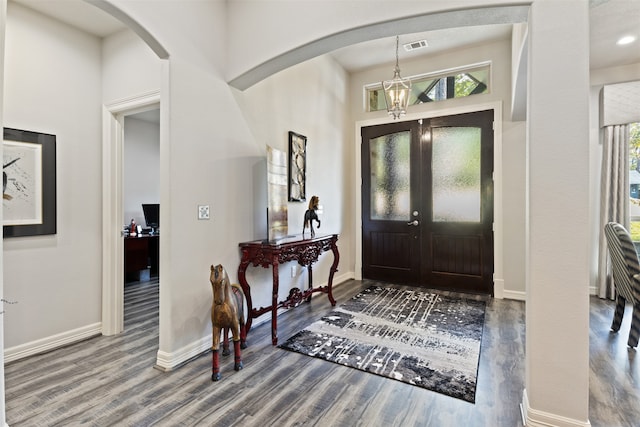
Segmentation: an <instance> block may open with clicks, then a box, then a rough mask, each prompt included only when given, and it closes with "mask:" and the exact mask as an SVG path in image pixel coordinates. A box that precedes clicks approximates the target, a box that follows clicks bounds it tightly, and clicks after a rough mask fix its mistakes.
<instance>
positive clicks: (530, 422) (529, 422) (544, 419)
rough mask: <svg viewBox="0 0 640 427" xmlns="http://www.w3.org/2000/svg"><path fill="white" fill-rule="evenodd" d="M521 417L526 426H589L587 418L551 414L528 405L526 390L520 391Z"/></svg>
mask: <svg viewBox="0 0 640 427" xmlns="http://www.w3.org/2000/svg"><path fill="white" fill-rule="evenodd" d="M520 408H521V410H522V417H523V418H524V419H525V426H526V427H590V426H591V423H590V422H589V420H587V421H580V420H574V419H573V418H567V417H563V416H562V415H556V414H551V413H549V412H544V411H540V410H537V409H533V408H531V406H529V397H528V396H527V390H526V389H525V390H524V391H523V392H522V405H521V406H520Z"/></svg>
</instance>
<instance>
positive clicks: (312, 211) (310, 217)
mask: <svg viewBox="0 0 640 427" xmlns="http://www.w3.org/2000/svg"><path fill="white" fill-rule="evenodd" d="M319 203H320V198H319V197H318V196H312V197H311V200H309V209H307V210H306V212H305V213H304V224H303V226H302V235H303V236H304V230H306V229H307V226H308V227H309V228H310V229H311V237H313V236H315V235H316V231H315V230H314V229H313V221H317V222H318V228H320V219H318V214H317V213H316V211H317V210H318V205H319Z"/></svg>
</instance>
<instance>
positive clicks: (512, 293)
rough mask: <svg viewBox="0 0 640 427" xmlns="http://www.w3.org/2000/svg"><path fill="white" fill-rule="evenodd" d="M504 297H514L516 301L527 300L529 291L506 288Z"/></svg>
mask: <svg viewBox="0 0 640 427" xmlns="http://www.w3.org/2000/svg"><path fill="white" fill-rule="evenodd" d="M503 298H504V299H512V300H516V301H526V300H527V293H526V292H524V291H509V290H505V291H504V294H503Z"/></svg>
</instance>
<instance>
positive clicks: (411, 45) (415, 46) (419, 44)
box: [402, 40, 429, 52]
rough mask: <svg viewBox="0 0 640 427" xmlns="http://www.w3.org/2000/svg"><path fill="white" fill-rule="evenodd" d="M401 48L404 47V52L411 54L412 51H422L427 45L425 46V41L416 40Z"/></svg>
mask: <svg viewBox="0 0 640 427" xmlns="http://www.w3.org/2000/svg"><path fill="white" fill-rule="evenodd" d="M402 46H404V50H406V51H407V52H411V51H412V50H416V49H422V48H423V47H427V46H429V45H428V44H427V41H426V40H418V41H415V42H411V43H405V44H403V45H402Z"/></svg>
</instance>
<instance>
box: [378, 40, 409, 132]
mask: <svg viewBox="0 0 640 427" xmlns="http://www.w3.org/2000/svg"><path fill="white" fill-rule="evenodd" d="M399 42H400V38H399V37H398V36H396V68H395V69H394V71H393V79H391V80H385V81H383V82H382V90H383V92H384V98H385V101H386V103H387V112H388V113H389V115H390V116H393V119H394V120H396V119H398V118H400V117H402V116H404V115H405V114H406V113H407V105H408V103H409V94H410V92H411V80H409V79H403V78H402V77H401V76H400V66H399V65H398V45H399Z"/></svg>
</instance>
